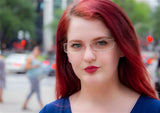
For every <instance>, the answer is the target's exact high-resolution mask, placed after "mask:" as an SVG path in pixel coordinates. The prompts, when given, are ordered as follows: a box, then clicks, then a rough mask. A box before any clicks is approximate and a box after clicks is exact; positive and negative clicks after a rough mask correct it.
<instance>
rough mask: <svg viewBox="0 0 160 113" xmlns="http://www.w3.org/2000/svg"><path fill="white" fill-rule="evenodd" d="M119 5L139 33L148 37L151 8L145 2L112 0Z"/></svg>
mask: <svg viewBox="0 0 160 113" xmlns="http://www.w3.org/2000/svg"><path fill="white" fill-rule="evenodd" d="M112 1H113V2H115V3H116V4H117V5H119V6H120V7H121V8H122V9H123V10H124V11H125V12H126V14H127V15H128V17H129V18H130V20H131V22H132V23H133V25H134V27H135V29H136V32H137V34H138V35H139V36H140V37H146V35H147V34H148V33H149V32H150V28H151V24H152V23H151V8H150V7H149V5H148V4H147V3H145V2H136V1H135V0H112Z"/></svg>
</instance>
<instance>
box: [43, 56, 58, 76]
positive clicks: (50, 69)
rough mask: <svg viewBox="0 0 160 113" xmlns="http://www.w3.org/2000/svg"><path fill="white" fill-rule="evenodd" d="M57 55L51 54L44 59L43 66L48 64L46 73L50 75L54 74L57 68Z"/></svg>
mask: <svg viewBox="0 0 160 113" xmlns="http://www.w3.org/2000/svg"><path fill="white" fill-rule="evenodd" d="M55 59H56V55H50V56H49V57H48V58H47V59H46V60H44V61H43V67H45V66H46V73H47V75H48V76H54V75H55V70H56V62H55Z"/></svg>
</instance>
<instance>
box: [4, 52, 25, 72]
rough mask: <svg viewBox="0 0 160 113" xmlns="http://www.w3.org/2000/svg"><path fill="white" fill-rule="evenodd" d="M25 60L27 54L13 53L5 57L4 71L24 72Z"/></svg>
mask: <svg viewBox="0 0 160 113" xmlns="http://www.w3.org/2000/svg"><path fill="white" fill-rule="evenodd" d="M26 60H27V54H21V53H13V54H10V55H9V56H7V57H6V59H5V69H6V72H14V73H19V72H23V73H24V72H26V69H25V65H26Z"/></svg>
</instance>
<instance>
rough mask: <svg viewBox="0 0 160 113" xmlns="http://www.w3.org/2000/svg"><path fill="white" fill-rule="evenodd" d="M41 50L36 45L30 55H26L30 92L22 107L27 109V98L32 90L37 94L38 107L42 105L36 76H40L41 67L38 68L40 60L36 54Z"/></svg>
mask: <svg viewBox="0 0 160 113" xmlns="http://www.w3.org/2000/svg"><path fill="white" fill-rule="evenodd" d="M40 53H41V51H40V48H39V47H38V46H35V47H34V48H33V52H32V54H33V55H31V56H29V57H28V59H27V62H26V69H27V76H28V78H29V81H30V86H31V88H30V92H29V94H28V96H27V98H26V100H25V102H24V104H23V109H27V104H28V102H29V99H30V98H31V96H32V95H33V93H34V92H36V94H37V99H38V102H39V104H40V107H41V108H42V107H43V103H42V100H41V96H40V86H39V79H38V76H41V74H42V71H41V70H42V69H41V68H40V65H41V61H40V60H39V59H38V56H39V55H40Z"/></svg>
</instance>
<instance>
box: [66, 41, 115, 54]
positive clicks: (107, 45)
mask: <svg viewBox="0 0 160 113" xmlns="http://www.w3.org/2000/svg"><path fill="white" fill-rule="evenodd" d="M114 45H115V43H114V39H113V38H109V39H108V38H103V39H98V40H95V41H93V42H92V43H91V44H88V45H86V44H84V43H83V42H81V41H73V42H68V43H64V51H65V52H66V53H70V54H77V53H81V52H83V51H84V50H85V48H86V47H88V46H90V47H91V48H92V50H93V51H95V52H103V51H108V50H110V49H112V48H113V47H114Z"/></svg>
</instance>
